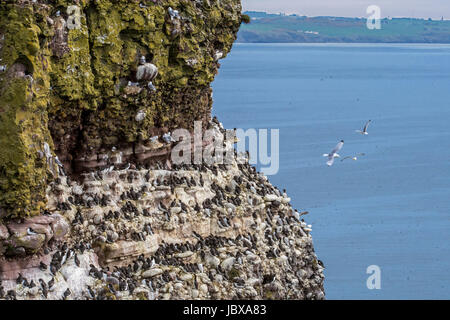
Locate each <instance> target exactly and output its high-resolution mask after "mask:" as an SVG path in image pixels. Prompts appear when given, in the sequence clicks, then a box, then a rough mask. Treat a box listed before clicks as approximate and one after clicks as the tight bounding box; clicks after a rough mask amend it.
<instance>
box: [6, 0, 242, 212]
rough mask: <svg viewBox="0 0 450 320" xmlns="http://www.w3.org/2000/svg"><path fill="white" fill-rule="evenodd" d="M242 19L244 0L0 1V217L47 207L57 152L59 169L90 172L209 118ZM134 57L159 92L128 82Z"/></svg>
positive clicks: (134, 62) (133, 76)
mask: <svg viewBox="0 0 450 320" xmlns="http://www.w3.org/2000/svg"><path fill="white" fill-rule="evenodd" d="M169 7H170V8H172V9H174V10H177V11H178V13H179V16H178V17H173V16H171V15H170V14H169V13H168V12H169ZM240 23H241V4H240V0H223V1H214V0H203V1H191V0H169V1H159V0H155V1H140V0H139V1H135V0H116V1H109V0H95V1H94V0H76V1H64V0H53V1H50V0H49V1H43V0H37V1H27V0H16V1H1V2H0V122H1V126H0V147H1V149H2V152H1V153H0V215H1V216H2V217H24V216H30V215H36V214H39V212H41V211H42V210H43V209H44V208H45V205H46V197H45V189H46V186H47V184H48V182H49V181H51V180H52V179H55V178H56V177H57V176H58V170H59V169H58V166H57V163H58V161H57V160H58V159H56V156H57V157H59V160H60V161H61V162H62V163H63V164H64V167H65V170H66V172H67V173H72V172H77V171H84V170H90V169H94V168H98V167H99V166H101V165H102V161H100V159H103V158H104V157H105V154H108V153H109V152H111V150H117V149H123V150H125V149H126V150H128V149H129V150H131V151H130V157H129V158H128V160H130V159H133V153H134V149H135V146H137V145H140V144H142V143H145V142H146V141H148V139H149V138H150V137H151V136H153V135H155V134H160V133H161V132H164V131H167V130H171V129H174V128H177V127H183V128H187V129H191V128H192V127H193V122H194V120H202V121H204V123H206V121H208V120H209V117H210V110H211V106H212V98H211V89H210V83H211V82H212V81H213V79H214V76H215V74H216V73H217V70H218V67H219V63H218V57H220V58H223V57H225V56H226V54H227V53H228V52H229V51H230V49H231V46H232V44H233V42H234V40H235V39H236V33H237V31H238V29H239V26H240ZM141 56H145V57H146V59H147V61H148V62H151V63H153V64H154V65H156V66H157V68H158V76H157V77H156V78H155V79H154V80H153V85H154V86H155V88H156V91H153V90H150V89H149V87H148V84H147V83H137V84H136V85H135V86H136V87H139V89H138V90H136V89H133V88H130V86H129V84H130V82H131V83H135V82H136V79H135V72H136V68H137V67H138V65H139V58H140V57H141ZM138 112H140V113H141V114H145V117H144V118H143V120H141V121H136V115H137V113H138ZM2 217H0V218H2Z"/></svg>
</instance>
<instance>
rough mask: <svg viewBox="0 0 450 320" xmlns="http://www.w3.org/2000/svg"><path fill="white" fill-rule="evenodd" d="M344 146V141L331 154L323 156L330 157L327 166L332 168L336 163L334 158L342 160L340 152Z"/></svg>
mask: <svg viewBox="0 0 450 320" xmlns="http://www.w3.org/2000/svg"><path fill="white" fill-rule="evenodd" d="M343 146H344V140H341V141H339V143H338V144H337V145H336V147H334V149H333V150H331V152H330V153H328V154H327V153H325V154H324V155H323V156H324V157H328V161H327V165H328V166H332V165H333V162H334V158H340V157H341V156H340V155H339V154H338V151H339V150H341V149H342V147H343Z"/></svg>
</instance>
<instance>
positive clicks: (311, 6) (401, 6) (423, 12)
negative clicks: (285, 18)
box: [242, 0, 450, 20]
mask: <svg viewBox="0 0 450 320" xmlns="http://www.w3.org/2000/svg"><path fill="white" fill-rule="evenodd" d="M242 5H243V7H244V10H255V11H266V12H271V13H278V12H284V13H298V14H301V15H306V16H340V17H363V16H364V17H366V16H368V15H367V14H366V9H367V7H368V6H370V5H378V6H379V7H380V8H381V15H382V17H388V16H390V17H415V18H430V17H431V18H433V19H440V18H441V17H442V16H444V18H445V19H446V20H447V19H450V0H242Z"/></svg>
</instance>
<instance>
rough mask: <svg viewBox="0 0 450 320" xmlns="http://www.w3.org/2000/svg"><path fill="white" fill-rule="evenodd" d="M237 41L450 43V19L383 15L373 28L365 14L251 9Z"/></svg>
mask: <svg viewBox="0 0 450 320" xmlns="http://www.w3.org/2000/svg"><path fill="white" fill-rule="evenodd" d="M245 14H247V15H249V16H250V18H251V23H249V24H243V25H242V26H241V29H240V31H239V33H238V39H237V42H283V43H289V42H294V43H295V42H349V43H362V42H372V43H377V42H379V43H383V42H384V43H450V20H439V21H438V20H425V19H413V18H394V19H382V20H381V29H380V30H369V29H368V28H367V27H366V19H364V18H339V17H306V16H299V15H284V14H267V13H265V12H255V11H248V12H245Z"/></svg>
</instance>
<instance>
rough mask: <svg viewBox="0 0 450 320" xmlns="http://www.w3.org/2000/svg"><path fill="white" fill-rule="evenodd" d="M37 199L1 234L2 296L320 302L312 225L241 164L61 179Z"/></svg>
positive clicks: (159, 166)
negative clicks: (42, 204)
mask: <svg viewBox="0 0 450 320" xmlns="http://www.w3.org/2000/svg"><path fill="white" fill-rule="evenodd" d="M229 147H230V146H229ZM47 197H48V199H49V204H48V211H47V212H46V215H44V216H42V217H38V218H29V219H25V220H24V221H22V223H21V224H17V223H15V222H11V223H9V224H7V225H6V226H2V229H1V230H2V231H1V239H2V242H1V243H2V244H1V250H2V251H3V252H4V253H5V256H4V257H2V258H1V260H0V277H1V279H2V284H1V288H0V297H1V298H6V299H14V298H15V299H45V298H46V299H322V298H324V291H323V279H324V277H323V273H322V270H323V264H322V263H321V261H320V260H318V259H317V257H316V255H315V253H314V248H313V243H312V238H311V235H310V232H311V226H310V225H307V224H306V223H305V222H304V221H303V220H302V219H301V214H300V213H298V212H297V210H294V209H293V208H292V207H291V205H290V198H289V197H288V196H287V195H286V193H285V192H280V191H279V190H278V189H277V188H275V187H273V186H272V185H271V184H270V183H269V181H268V180H267V178H266V177H265V176H264V175H262V174H261V173H258V172H256V170H255V168H254V167H252V166H250V165H249V164H248V163H247V162H246V159H245V157H244V156H241V155H240V156H239V157H238V156H237V155H235V157H234V158H233V161H232V163H231V164H228V165H221V164H212V165H206V164H202V165H183V166H179V167H177V166H171V165H170V164H169V163H167V164H164V165H163V164H159V163H158V164H156V165H155V166H154V167H149V168H144V167H137V168H134V167H133V168H128V169H124V170H120V169H108V170H103V171H96V172H91V173H86V174H83V175H82V177H81V179H80V182H77V181H71V180H70V179H69V178H68V177H64V176H62V177H60V178H58V179H57V180H56V181H55V182H53V183H51V184H50V186H49V188H48V190H47ZM25 252H33V253H34V254H33V255H32V256H30V255H27V256H21V254H22V253H25Z"/></svg>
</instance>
